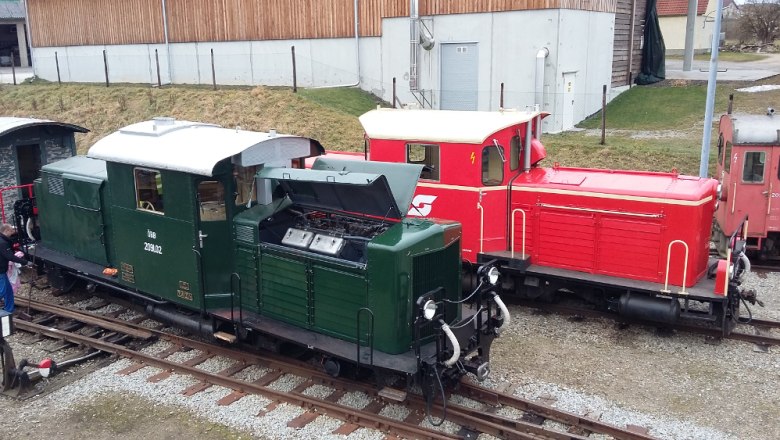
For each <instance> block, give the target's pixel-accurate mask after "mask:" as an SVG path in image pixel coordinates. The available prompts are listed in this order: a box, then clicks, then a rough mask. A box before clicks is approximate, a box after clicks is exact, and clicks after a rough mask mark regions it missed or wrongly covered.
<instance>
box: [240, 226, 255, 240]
mask: <svg viewBox="0 0 780 440" xmlns="http://www.w3.org/2000/svg"><path fill="white" fill-rule="evenodd" d="M236 240H238V241H243V242H244V243H254V242H255V234H254V230H253V228H252V227H251V226H236Z"/></svg>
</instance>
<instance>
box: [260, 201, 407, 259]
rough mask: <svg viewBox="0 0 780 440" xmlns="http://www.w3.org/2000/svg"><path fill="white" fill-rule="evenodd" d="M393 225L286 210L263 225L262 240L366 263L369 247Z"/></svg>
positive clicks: (328, 213)
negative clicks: (371, 242)
mask: <svg viewBox="0 0 780 440" xmlns="http://www.w3.org/2000/svg"><path fill="white" fill-rule="evenodd" d="M392 225H393V223H392V222H389V221H387V220H375V219H367V218H358V217H353V216H349V215H344V214H337V213H332V212H326V211H321V210H306V209H303V210H298V209H287V210H285V211H283V212H281V213H279V214H277V215H275V216H273V217H269V218H268V219H266V221H264V222H262V223H261V224H260V241H261V242H263V243H268V244H273V245H278V246H281V247H284V248H287V249H293V250H297V251H301V252H310V253H314V254H317V255H322V256H327V257H332V258H337V259H340V260H347V261H351V262H354V263H360V264H365V263H366V261H367V254H366V248H367V246H368V243H369V242H370V241H371V240H373V239H374V237H376V236H378V235H381V234H382V233H384V232H385V231H387V229H389V228H390V227H391V226H392Z"/></svg>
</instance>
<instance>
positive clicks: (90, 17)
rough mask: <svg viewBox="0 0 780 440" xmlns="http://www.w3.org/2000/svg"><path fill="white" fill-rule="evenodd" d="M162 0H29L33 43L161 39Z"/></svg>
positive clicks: (56, 44) (119, 41) (69, 44)
mask: <svg viewBox="0 0 780 440" xmlns="http://www.w3.org/2000/svg"><path fill="white" fill-rule="evenodd" d="M160 4H161V2H160V0H120V1H116V0H65V1H63V0H29V1H28V2H27V8H28V12H27V13H28V16H29V19H30V23H29V28H30V34H31V38H32V42H31V45H32V46H33V47H46V46H82V45H93V44H134V43H159V42H161V41H163V40H164V37H163V22H162V7H161V6H160Z"/></svg>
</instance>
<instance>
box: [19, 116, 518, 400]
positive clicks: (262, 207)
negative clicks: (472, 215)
mask: <svg viewBox="0 0 780 440" xmlns="http://www.w3.org/2000/svg"><path fill="white" fill-rule="evenodd" d="M322 152H323V149H322V146H321V145H320V144H319V143H318V142H317V141H315V140H312V139H308V138H304V137H299V136H289V135H282V134H277V133H275V132H271V133H261V132H252V131H245V130H240V129H235V130H233V129H226V128H222V127H219V126H215V125H210V124H202V123H194V122H187V121H176V120H174V119H171V118H156V119H155V120H153V121H146V122H141V123H137V124H133V125H130V126H127V127H125V128H122V129H120V130H119V131H117V132H115V133H113V134H110V135H108V136H107V137H105V138H103V139H101V140H100V141H98V142H97V143H96V144H95V145H93V146H92V147H91V148H90V150H89V152H88V154H87V155H86V156H74V157H71V158H68V159H65V160H62V161H59V162H54V163H51V164H47V165H46V166H44V167H42V169H41V176H40V177H39V178H38V179H37V180H36V181H35V184H34V195H35V197H34V198H33V199H27V200H23V201H21V202H20V203H19V204H18V207H19V209H18V210H17V211H16V212H15V218H16V222H17V223H19V224H20V226H24V227H23V228H21V229H23V230H25V231H29V233H30V235H31V236H27V233H25V232H22V233H21V234H20V237H21V238H20V239H21V241H22V243H23V248H24V249H26V251H27V252H28V254H29V255H30V257H31V258H34V260H35V261H36V263H37V264H38V265H39V267H40V268H41V269H42V270H43V271H45V272H46V274H47V275H48V278H49V282H50V284H51V285H52V287H55V288H58V289H61V290H68V289H69V288H71V287H72V286H73V285H74V284H75V283H77V282H86V283H88V285H89V286H95V285H99V286H103V287H105V288H107V289H108V290H109V291H110V292H114V293H121V294H124V295H127V296H129V297H131V298H133V299H134V300H135V301H140V302H142V303H143V304H145V307H146V311H147V312H148V313H149V314H150V315H151V316H153V317H155V318H157V319H160V320H162V321H165V322H169V323H173V324H175V325H176V326H179V327H182V328H185V329H187V330H190V331H191V332H193V333H197V334H202V335H204V336H207V337H210V338H215V339H218V340H221V341H225V342H228V343H234V342H237V341H241V342H246V343H249V344H253V345H255V346H258V347H263V348H268V349H272V350H279V349H280V348H281V347H282V346H283V345H284V344H294V345H297V346H300V347H304V348H306V349H308V350H311V351H314V352H316V353H317V354H318V356H321V361H322V363H323V365H324V368H325V369H326V371H328V372H329V373H331V374H333V375H339V374H343V373H345V371H346V370H349V371H351V372H355V371H365V370H370V371H372V372H374V373H375V377H376V378H377V380H378V382H379V385H380V386H381V385H382V381H383V380H384V378H386V377H387V376H388V375H393V376H397V375H401V376H404V377H406V378H407V384H409V386H411V385H413V384H419V385H420V386H421V387H422V389H423V392H424V393H425V394H426V396H427V397H428V398H429V399H433V398H434V397H435V396H436V395H438V394H439V392H441V393H443V392H444V388H446V387H447V386H450V385H452V384H454V383H457V382H458V381H459V379H460V378H461V377H462V376H463V375H464V374H466V373H473V374H475V375H476V376H477V378H478V379H480V380H482V379H484V378H485V377H487V376H488V374H489V372H490V368H489V357H490V347H491V344H492V342H493V340H494V338H496V337H497V336H498V334H499V331H500V330H501V328H502V326H505V325H507V323H508V322H509V319H510V316H509V312H508V311H507V309H506V307H505V306H504V304H503V302H502V301H501V299H500V297H499V296H498V295H497V293H496V292H495V290H497V289H496V288H495V287H496V283H497V282H498V277H499V273H498V271H497V270H496V268H495V266H494V265H486V266H484V267H483V268H482V270H481V271H480V276H481V280H482V282H481V283H479V286H476V287H475V289H474V291H473V299H475V301H476V304H477V306H476V307H473V308H471V309H467V308H465V307H462V306H461V303H462V301H461V299H460V297H461V288H460V286H461V274H460V271H461V261H460V253H461V226H460V224H458V223H456V222H452V221H432V220H429V219H419V218H413V217H412V218H408V217H407V216H406V211H407V209H406V207H407V206H409V204H410V202H411V198H412V195H413V192H414V185H415V183H416V181H417V178H418V176H419V173H420V172H421V170H422V166H421V165H413V164H412V165H409V164H389V163H369V162H363V163H358V162H355V161H339V160H333V159H325V158H319V159H317V160H316V161H315V163H314V167H313V168H314V169H311V170H308V169H300V168H303V167H302V165H303V161H304V159H305V158H310V157H314V156H318V155H320V154H321V153H322ZM296 166H297V167H299V168H294V167H296ZM361 369H362V370H361Z"/></svg>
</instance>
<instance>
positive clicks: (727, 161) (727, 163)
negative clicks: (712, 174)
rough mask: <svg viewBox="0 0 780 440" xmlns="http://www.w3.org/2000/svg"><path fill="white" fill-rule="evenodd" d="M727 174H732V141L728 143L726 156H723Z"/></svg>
mask: <svg viewBox="0 0 780 440" xmlns="http://www.w3.org/2000/svg"><path fill="white" fill-rule="evenodd" d="M723 157H724V162H725V163H724V164H723V166H724V167H725V168H726V172H727V173H728V172H731V141H726V154H724V155H723Z"/></svg>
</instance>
